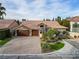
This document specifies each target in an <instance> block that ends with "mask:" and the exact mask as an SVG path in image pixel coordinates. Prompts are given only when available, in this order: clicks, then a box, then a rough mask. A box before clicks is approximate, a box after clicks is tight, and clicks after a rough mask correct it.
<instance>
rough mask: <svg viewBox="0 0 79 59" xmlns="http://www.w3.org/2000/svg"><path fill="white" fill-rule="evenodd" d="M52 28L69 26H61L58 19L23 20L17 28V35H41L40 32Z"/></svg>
mask: <svg viewBox="0 0 79 59" xmlns="http://www.w3.org/2000/svg"><path fill="white" fill-rule="evenodd" d="M50 28H52V29H57V30H58V31H65V30H66V29H67V27H64V26H61V25H60V24H59V23H58V22H57V21H23V22H22V24H20V26H18V27H17V28H16V30H17V36H39V35H40V33H42V32H47V31H48V29H50Z"/></svg>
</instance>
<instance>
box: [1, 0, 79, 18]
mask: <svg viewBox="0 0 79 59" xmlns="http://www.w3.org/2000/svg"><path fill="white" fill-rule="evenodd" d="M0 1H1V2H2V3H3V5H4V6H5V7H6V9H7V11H6V13H7V16H6V18H8V19H9V18H11V19H13V18H14V19H22V18H25V19H27V18H28V19H43V18H50V19H52V18H53V17H57V16H62V17H64V16H70V15H74V14H75V15H76V13H77V12H79V10H77V11H72V10H71V6H70V4H69V3H70V0H66V1H62V0H0ZM77 15H78V13H77Z"/></svg>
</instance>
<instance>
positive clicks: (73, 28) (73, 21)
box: [70, 16, 79, 38]
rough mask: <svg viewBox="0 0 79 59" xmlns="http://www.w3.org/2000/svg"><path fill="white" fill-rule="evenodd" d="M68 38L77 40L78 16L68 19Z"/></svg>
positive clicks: (78, 32) (78, 33)
mask: <svg viewBox="0 0 79 59" xmlns="http://www.w3.org/2000/svg"><path fill="white" fill-rule="evenodd" d="M70 36H72V37H73V38H74V37H77V38H79V16H75V17H72V18H70Z"/></svg>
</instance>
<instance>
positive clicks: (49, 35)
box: [47, 29, 57, 39]
mask: <svg viewBox="0 0 79 59" xmlns="http://www.w3.org/2000/svg"><path fill="white" fill-rule="evenodd" d="M56 33H57V31H56V30H55V29H49V30H48V32H47V35H48V38H49V39H52V38H54V37H55V36H56Z"/></svg>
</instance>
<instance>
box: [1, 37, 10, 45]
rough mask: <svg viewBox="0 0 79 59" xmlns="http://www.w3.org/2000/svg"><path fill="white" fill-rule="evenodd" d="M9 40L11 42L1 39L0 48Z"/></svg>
mask: <svg viewBox="0 0 79 59" xmlns="http://www.w3.org/2000/svg"><path fill="white" fill-rule="evenodd" d="M10 40H11V38H6V39H3V40H0V46H3V45H4V44H5V43H7V42H8V41H10Z"/></svg>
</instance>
